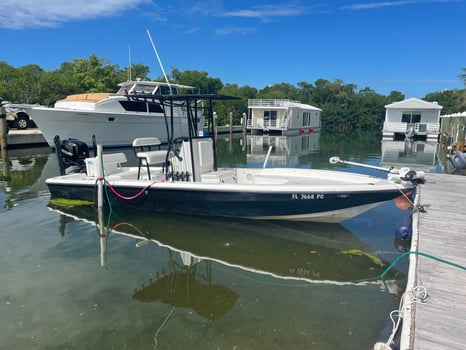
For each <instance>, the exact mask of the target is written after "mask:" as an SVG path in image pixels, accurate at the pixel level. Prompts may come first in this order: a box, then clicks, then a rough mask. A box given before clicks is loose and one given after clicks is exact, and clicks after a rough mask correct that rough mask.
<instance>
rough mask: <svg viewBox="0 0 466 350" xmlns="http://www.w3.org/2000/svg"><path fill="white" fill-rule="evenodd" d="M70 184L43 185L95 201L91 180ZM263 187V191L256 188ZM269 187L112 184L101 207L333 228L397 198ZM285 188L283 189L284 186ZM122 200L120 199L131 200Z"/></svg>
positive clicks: (393, 193)
mask: <svg viewBox="0 0 466 350" xmlns="http://www.w3.org/2000/svg"><path fill="white" fill-rule="evenodd" d="M87 182H88V183H86V182H85V181H82V182H79V181H74V182H70V181H68V179H64V178H60V177H58V178H53V179H49V180H47V185H48V187H49V190H50V193H51V197H52V198H65V199H72V200H86V201H91V202H96V198H97V187H96V181H95V180H94V181H87ZM262 187H263V188H262ZM267 187H270V186H242V187H241V188H238V189H231V188H228V187H225V186H222V185H204V184H196V183H189V182H187V183H182V182H181V183H176V182H174V183H170V182H163V183H156V184H152V185H150V184H148V183H146V184H141V185H140V186H133V185H125V184H123V183H122V184H117V183H113V184H112V188H113V189H114V190H115V192H117V193H118V195H117V194H115V193H114V192H112V191H111V190H110V189H109V188H106V195H105V196H104V197H105V203H106V204H107V205H108V204H110V206H111V207H119V208H131V209H136V210H141V211H145V212H162V213H163V212H167V213H178V214H189V215H203V216H217V217H240V218H249V219H262V220H290V221H318V222H329V223H336V222H340V221H343V220H346V219H349V218H351V217H354V216H356V215H359V214H361V213H363V212H365V211H367V210H369V209H372V208H374V207H376V206H377V205H379V204H380V203H382V202H385V201H388V200H391V199H394V198H396V197H398V196H400V195H401V192H400V191H401V190H400V189H397V188H396V187H394V186H393V188H386V189H377V190H376V191H370V190H360V191H358V190H354V191H318V190H316V189H312V188H308V189H306V188H305V187H303V188H301V189H299V191H297V190H296V188H290V189H289V190H287V189H286V188H281V189H277V190H271V189H270V188H267ZM285 187H286V186H285ZM140 192H142V194H141V195H139V196H137V197H136V198H134V199H131V200H128V199H123V198H122V197H133V196H135V195H136V194H137V193H140Z"/></svg>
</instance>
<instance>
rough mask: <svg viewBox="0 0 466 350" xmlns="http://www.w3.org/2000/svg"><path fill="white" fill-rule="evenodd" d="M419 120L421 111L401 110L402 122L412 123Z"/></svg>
mask: <svg viewBox="0 0 466 350" xmlns="http://www.w3.org/2000/svg"><path fill="white" fill-rule="evenodd" d="M420 121H421V112H417V111H416V112H411V111H409V112H403V115H402V117H401V122H402V123H408V124H414V123H419V122H420Z"/></svg>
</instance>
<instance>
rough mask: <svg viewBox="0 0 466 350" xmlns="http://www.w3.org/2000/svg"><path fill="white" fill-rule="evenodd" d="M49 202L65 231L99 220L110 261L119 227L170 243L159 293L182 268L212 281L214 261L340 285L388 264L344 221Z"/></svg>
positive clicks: (141, 238)
mask: <svg viewBox="0 0 466 350" xmlns="http://www.w3.org/2000/svg"><path fill="white" fill-rule="evenodd" d="M49 207H50V208H51V209H52V210H54V211H57V212H59V213H60V214H62V216H61V225H60V231H61V234H62V235H64V234H65V231H66V225H67V224H68V223H70V222H71V221H73V220H84V221H87V222H90V223H92V224H94V225H96V227H97V228H98V230H99V236H100V238H101V254H102V256H101V264H102V265H103V266H106V265H107V263H106V261H107V257H106V256H107V251H108V250H107V244H108V239H109V237H111V236H112V235H114V234H118V235H125V236H127V237H132V238H134V239H135V241H136V243H135V244H136V246H137V247H141V249H144V248H143V247H144V246H145V245H146V244H156V245H157V246H158V247H164V248H167V250H168V251H169V259H168V262H167V269H166V271H168V272H164V273H162V272H160V271H159V272H158V275H159V278H157V280H156V281H155V282H153V283H154V284H156V285H158V286H159V287H151V288H149V290H154V291H155V290H157V293H160V292H162V290H164V288H166V291H167V292H168V291H171V292H173V291H174V289H172V288H168V285H166V284H167V283H168V282H169V281H171V280H177V279H178V277H179V276H184V277H183V278H185V279H186V281H185V283H186V284H189V283H188V281H191V282H192V283H193V285H195V287H194V288H195V289H202V288H200V287H199V286H198V285H197V283H206V282H207V283H208V282H209V281H211V276H210V275H209V273H206V274H205V275H200V274H198V272H197V271H196V269H197V268H198V267H200V266H201V265H203V264H204V265H205V266H204V267H202V269H204V271H211V269H210V267H209V264H211V263H212V262H216V263H220V264H223V265H224V266H227V267H232V268H237V269H241V270H244V271H248V272H253V273H255V274H260V275H268V276H272V277H273V278H276V279H281V280H291V281H301V282H305V283H324V284H336V285H338V284H345V283H352V282H351V281H358V280H361V279H370V278H375V277H377V276H378V275H380V274H381V273H382V272H383V270H384V268H385V267H386V266H387V263H386V262H384V261H383V260H381V259H380V258H379V257H378V256H377V255H376V254H375V253H374V252H372V250H371V248H370V247H369V246H368V245H367V244H365V243H364V242H362V241H361V240H359V239H358V238H357V237H356V236H355V235H353V234H352V233H351V231H349V230H348V229H346V228H344V227H343V226H341V225H339V224H326V223H307V222H281V221H273V222H270V221H260V220H254V221H249V220H242V219H227V218H204V217H190V216H178V215H151V216H150V217H148V216H147V215H144V214H141V213H140V212H135V211H134V212H133V211H124V212H123V211H121V212H119V213H118V215H108V214H107V215H103V214H100V215H98V214H99V212H98V213H96V210H95V209H93V208H91V207H63V206H60V205H57V204H55V203H52V202H51V203H49ZM100 213H101V212H100ZM104 216H106V218H105V219H104ZM70 220H71V221H70ZM99 222H100V223H99ZM395 275H397V279H402V278H403V275H402V274H399V273H398V272H397V271H395V270H393V271H391V275H390V276H391V277H394V276H395ZM177 276H178V277H177ZM198 278H201V279H202V281H199V280H198ZM186 284H184V285H186ZM160 285H164V286H165V287H164V288H160ZM146 288H147V287H146ZM215 289H216V290H221V289H222V288H219V287H216V288H214V290H215ZM225 292H226V291H225ZM138 293H139V294H138V295H139V296H141V295H142V294H146V292H144V293H143V292H142V290H139V292H138ZM183 293H185V292H184V291H183ZM158 298H159V299H160V300H163V299H164V298H162V297H160V296H159V297H158ZM155 299H157V298H155ZM169 299H170V298H168V299H167V300H169ZM145 300H147V298H146V299H145Z"/></svg>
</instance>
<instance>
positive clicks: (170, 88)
mask: <svg viewBox="0 0 466 350" xmlns="http://www.w3.org/2000/svg"><path fill="white" fill-rule="evenodd" d="M146 30H147V35H148V36H149V40H150V42H151V44H152V48H153V49H154V52H155V56H156V57H157V61H159V66H160V68H161V69H162V73H163V76H164V78H165V81H166V82H167V85H168V89H169V90H170V95H172V87H171V85H170V82H169V81H168V78H167V74H165V69H163V64H162V61H161V60H160V57H159V53H158V52H157V49H156V48H155V44H154V41H153V40H152V36H151V35H150V32H149V29H146Z"/></svg>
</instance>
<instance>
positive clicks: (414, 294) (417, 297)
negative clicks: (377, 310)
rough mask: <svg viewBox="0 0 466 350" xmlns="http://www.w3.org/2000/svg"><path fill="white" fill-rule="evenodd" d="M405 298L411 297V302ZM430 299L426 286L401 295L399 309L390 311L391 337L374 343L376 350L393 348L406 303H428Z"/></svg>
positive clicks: (417, 287)
mask: <svg viewBox="0 0 466 350" xmlns="http://www.w3.org/2000/svg"><path fill="white" fill-rule="evenodd" d="M405 298H409V300H408V302H409V303H405V301H404V299H405ZM428 300H429V294H428V293H427V289H426V288H425V287H424V286H416V287H414V288H412V289H410V290H407V291H405V292H404V293H403V295H402V296H401V300H400V305H399V307H398V309H397V310H393V311H392V312H390V320H391V321H392V332H391V334H390V337H388V340H387V341H386V342H385V343H376V344H375V345H374V350H391V349H392V347H391V345H392V343H393V339H395V335H396V333H397V331H398V328H399V327H400V324H401V320H402V315H403V309H404V307H405V304H411V303H417V302H421V303H426V302H427V301H428ZM395 317H396V319H395Z"/></svg>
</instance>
